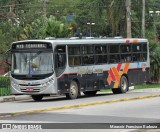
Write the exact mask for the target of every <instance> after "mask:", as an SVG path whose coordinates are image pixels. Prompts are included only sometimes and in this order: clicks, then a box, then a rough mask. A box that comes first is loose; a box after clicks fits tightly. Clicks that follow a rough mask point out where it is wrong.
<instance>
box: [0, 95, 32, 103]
mask: <svg viewBox="0 0 160 132" xmlns="http://www.w3.org/2000/svg"><path fill="white" fill-rule="evenodd" d="M28 99H32V98H31V96H30V95H17V96H15V95H11V96H2V97H0V103H4V102H12V101H20V100H28Z"/></svg>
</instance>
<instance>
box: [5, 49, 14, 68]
mask: <svg viewBox="0 0 160 132" xmlns="http://www.w3.org/2000/svg"><path fill="white" fill-rule="evenodd" d="M4 60H5V63H6V64H7V65H9V66H11V63H12V56H11V49H9V50H8V51H7V52H6V53H5V56H4Z"/></svg>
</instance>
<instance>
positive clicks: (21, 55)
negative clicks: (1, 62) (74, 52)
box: [12, 51, 54, 75]
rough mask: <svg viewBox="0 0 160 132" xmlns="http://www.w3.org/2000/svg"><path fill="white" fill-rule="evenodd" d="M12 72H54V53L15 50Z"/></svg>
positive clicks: (18, 73)
mask: <svg viewBox="0 0 160 132" xmlns="http://www.w3.org/2000/svg"><path fill="white" fill-rule="evenodd" d="M12 58H13V59H12V74H17V75H25V74H31V75H35V74H36V75H39V74H48V73H52V72H53V69H54V68H53V66H54V65H53V53H51V52H42V51H38V52H32V53H29V52H17V53H16V52H15V53H13V55H12Z"/></svg>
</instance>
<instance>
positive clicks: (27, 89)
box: [26, 88, 34, 92]
mask: <svg viewBox="0 0 160 132" xmlns="http://www.w3.org/2000/svg"><path fill="white" fill-rule="evenodd" d="M26 91H28V92H33V91H34V90H33V88H26Z"/></svg>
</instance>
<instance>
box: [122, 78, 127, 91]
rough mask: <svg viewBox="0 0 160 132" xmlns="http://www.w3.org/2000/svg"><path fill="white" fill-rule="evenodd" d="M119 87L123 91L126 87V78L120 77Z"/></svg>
mask: <svg viewBox="0 0 160 132" xmlns="http://www.w3.org/2000/svg"><path fill="white" fill-rule="evenodd" d="M121 88H122V89H123V90H124V91H125V90H126V89H127V81H126V79H122V82H121Z"/></svg>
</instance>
